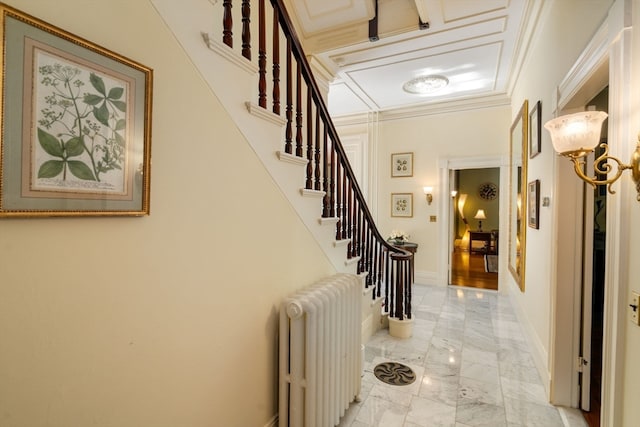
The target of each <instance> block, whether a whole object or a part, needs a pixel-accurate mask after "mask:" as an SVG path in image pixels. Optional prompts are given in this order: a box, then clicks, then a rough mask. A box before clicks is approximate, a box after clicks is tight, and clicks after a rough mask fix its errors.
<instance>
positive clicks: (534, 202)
mask: <svg viewBox="0 0 640 427" xmlns="http://www.w3.org/2000/svg"><path fill="white" fill-rule="evenodd" d="M527 203H528V205H529V206H528V210H529V227H531V228H535V229H536V230H537V229H539V228H540V180H539V179H536V180H535V181H531V182H530V183H529V193H528V194H527Z"/></svg>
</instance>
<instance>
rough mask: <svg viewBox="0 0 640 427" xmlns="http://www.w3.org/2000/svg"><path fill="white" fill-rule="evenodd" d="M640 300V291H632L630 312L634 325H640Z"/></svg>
mask: <svg viewBox="0 0 640 427" xmlns="http://www.w3.org/2000/svg"><path fill="white" fill-rule="evenodd" d="M639 302H640V293H638V292H634V291H631V302H630V303H629V313H630V314H631V321H632V322H633V324H634V325H638V326H640V314H639V313H638V311H640V307H639V306H638V303H639Z"/></svg>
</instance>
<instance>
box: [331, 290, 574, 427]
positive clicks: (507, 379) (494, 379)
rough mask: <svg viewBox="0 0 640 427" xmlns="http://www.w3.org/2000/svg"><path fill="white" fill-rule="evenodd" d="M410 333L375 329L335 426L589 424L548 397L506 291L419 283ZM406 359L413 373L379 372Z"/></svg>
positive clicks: (571, 426)
mask: <svg viewBox="0 0 640 427" xmlns="http://www.w3.org/2000/svg"><path fill="white" fill-rule="evenodd" d="M413 297H414V301H413V307H414V309H413V313H414V316H413V317H414V330H413V335H412V337H410V338H407V339H398V338H394V337H391V336H389V333H388V330H382V331H379V332H377V333H376V334H374V336H373V337H371V339H370V340H369V341H368V342H367V343H366V345H365V354H364V358H365V360H364V366H363V376H362V384H361V392H360V395H359V397H360V402H354V403H352V404H351V406H350V408H349V410H348V411H347V412H346V414H345V416H344V417H343V418H342V420H341V421H340V424H339V426H338V427H442V426H445V427H478V426H486V427H586V423H585V422H584V418H583V417H582V414H581V412H580V411H579V410H574V409H569V408H560V410H559V409H558V408H556V407H554V406H552V405H550V404H549V403H548V399H547V397H546V392H545V390H544V387H543V385H542V382H541V381H540V376H539V374H538V371H537V369H536V367H535V365H534V362H533V358H532V356H531V353H530V352H531V349H530V346H529V344H528V343H527V341H526V340H525V336H524V334H523V332H522V328H521V325H520V323H519V322H518V318H517V316H516V314H515V312H514V310H513V308H512V307H511V303H510V300H509V298H508V297H505V296H502V295H500V294H498V293H496V292H492V291H483V290H479V291H478V290H473V289H469V288H464V289H458V288H451V287H448V288H447V287H441V286H423V285H416V286H415V290H414V293H413ZM389 361H394V362H399V363H403V364H405V365H407V366H409V367H410V368H411V369H412V370H413V371H414V372H415V374H416V381H415V382H414V383H412V384H409V385H406V386H392V385H388V384H385V383H383V382H382V381H380V380H379V379H378V378H376V377H375V375H374V373H373V370H374V368H375V366H376V365H377V364H379V363H382V362H389Z"/></svg>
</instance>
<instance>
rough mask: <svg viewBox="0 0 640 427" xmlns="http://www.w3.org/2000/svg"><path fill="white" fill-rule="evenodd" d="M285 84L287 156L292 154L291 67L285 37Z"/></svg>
mask: <svg viewBox="0 0 640 427" xmlns="http://www.w3.org/2000/svg"><path fill="white" fill-rule="evenodd" d="M286 66H287V68H286V70H285V74H286V76H285V77H286V82H287V105H286V107H285V111H286V113H285V114H286V117H287V128H286V131H285V143H284V151H285V152H286V153H288V154H292V152H293V75H292V72H291V70H292V67H291V39H290V38H289V37H287V61H286Z"/></svg>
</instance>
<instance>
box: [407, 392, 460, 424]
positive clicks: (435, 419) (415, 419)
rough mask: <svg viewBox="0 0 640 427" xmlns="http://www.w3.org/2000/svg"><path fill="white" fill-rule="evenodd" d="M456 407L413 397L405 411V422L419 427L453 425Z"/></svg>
mask: <svg viewBox="0 0 640 427" xmlns="http://www.w3.org/2000/svg"><path fill="white" fill-rule="evenodd" d="M455 420H456V407H455V406H450V405H445V404H444V403H440V402H435V401H433V400H429V399H424V398H422V397H414V398H413V400H412V401H411V407H410V408H409V412H408V413H407V422H408V423H413V424H415V425H416V426H420V427H453V426H455V422H456V421H455Z"/></svg>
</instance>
